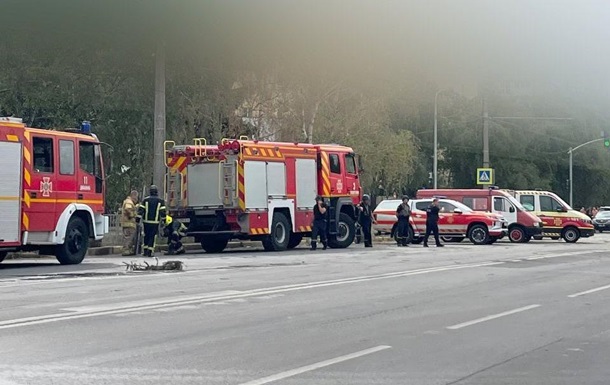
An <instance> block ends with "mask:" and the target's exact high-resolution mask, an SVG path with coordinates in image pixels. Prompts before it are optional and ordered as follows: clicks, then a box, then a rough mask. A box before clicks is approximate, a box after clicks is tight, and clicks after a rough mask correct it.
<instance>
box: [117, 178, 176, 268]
mask: <svg viewBox="0 0 610 385" xmlns="http://www.w3.org/2000/svg"><path fill="white" fill-rule="evenodd" d="M149 193H150V195H149V196H148V197H146V198H144V199H143V200H142V202H138V199H139V194H138V192H137V191H136V190H133V191H131V194H129V196H128V197H127V198H125V200H124V201H123V205H122V207H121V227H122V229H123V255H124V256H132V255H136V254H138V248H139V247H140V246H141V248H142V251H143V253H142V254H143V255H144V256H145V257H152V256H153V255H154V252H155V247H156V244H155V243H156V237H157V234H158V233H159V227H160V225H161V226H162V231H163V233H162V234H163V236H164V237H165V238H167V244H168V250H167V252H166V253H165V255H174V254H184V252H185V249H184V245H183V244H182V237H184V236H185V235H186V230H187V227H186V226H185V225H184V224H183V223H182V222H180V221H179V220H174V219H173V218H172V217H171V216H170V215H168V214H167V212H166V208H165V201H164V200H163V199H161V198H159V189H158V188H157V186H155V185H152V186H150V189H149ZM141 235H143V236H144V237H143V240H142V241H140V236H141Z"/></svg>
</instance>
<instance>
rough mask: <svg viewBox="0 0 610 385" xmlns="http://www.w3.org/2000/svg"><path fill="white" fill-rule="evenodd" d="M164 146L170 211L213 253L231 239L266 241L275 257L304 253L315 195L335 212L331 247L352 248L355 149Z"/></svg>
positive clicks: (237, 143) (228, 143)
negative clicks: (284, 252)
mask: <svg viewBox="0 0 610 385" xmlns="http://www.w3.org/2000/svg"><path fill="white" fill-rule="evenodd" d="M165 145H166V149H165V153H166V161H167V164H166V166H167V170H168V173H167V178H166V185H165V187H166V188H165V190H166V204H167V206H168V209H169V211H170V212H171V213H172V216H174V217H176V218H180V219H181V220H183V221H185V222H188V235H190V236H193V237H194V238H195V240H196V241H197V242H200V243H201V246H202V248H203V249H204V250H205V251H206V252H208V253H215V252H221V251H222V250H224V248H225V247H226V246H227V243H228V242H229V240H230V239H248V240H258V241H262V243H263V246H264V248H265V250H269V251H281V250H286V249H292V248H294V247H297V246H298V245H299V243H300V242H301V240H302V239H303V237H304V236H310V235H311V230H312V229H311V225H312V222H313V206H314V205H315V197H316V195H320V196H322V197H323V198H324V200H325V202H326V203H327V204H328V206H329V210H328V224H329V226H328V227H329V229H328V232H329V246H331V247H335V248H344V247H348V246H349V245H350V244H351V243H352V242H353V240H354V237H355V233H356V230H355V220H356V210H355V204H357V203H358V202H359V200H360V198H361V196H362V190H361V187H360V179H359V171H360V167H359V162H358V157H357V155H355V154H354V152H353V150H352V149H351V148H349V147H344V146H339V145H314V144H303V143H282V142H263V141H253V140H248V139H247V138H245V137H242V138H240V139H238V140H232V139H224V140H223V141H222V142H221V143H220V144H218V145H207V144H206V141H205V139H195V140H194V143H193V144H192V145H176V144H175V143H174V142H166V144H165Z"/></svg>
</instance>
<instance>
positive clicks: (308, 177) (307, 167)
mask: <svg viewBox="0 0 610 385" xmlns="http://www.w3.org/2000/svg"><path fill="white" fill-rule="evenodd" d="M296 172H297V175H296V179H297V207H298V208H312V207H313V206H314V205H315V203H316V202H315V200H316V195H318V177H317V175H318V173H317V168H316V161H315V160H314V159H297V160H296Z"/></svg>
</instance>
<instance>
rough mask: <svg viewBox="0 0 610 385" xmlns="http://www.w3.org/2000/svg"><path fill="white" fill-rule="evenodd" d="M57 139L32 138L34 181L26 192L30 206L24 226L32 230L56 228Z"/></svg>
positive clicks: (45, 230)
mask: <svg viewBox="0 0 610 385" xmlns="http://www.w3.org/2000/svg"><path fill="white" fill-rule="evenodd" d="M54 142H55V140H54V138H53V137H48V136H43V135H39V136H34V137H33V139H32V151H31V153H32V157H33V159H32V177H31V178H32V183H31V184H30V187H29V188H28V189H27V190H26V191H25V192H24V194H28V196H29V200H30V207H29V208H26V207H24V210H26V211H27V213H26V214H27V217H28V221H27V222H28V223H27V225H26V224H25V223H24V227H25V228H27V229H28V230H29V231H30V232H50V231H53V230H55V223H56V218H57V213H56V207H55V206H56V202H57V196H56V193H55V189H56V187H57V180H56V178H55V177H56V174H57V172H56V168H57V167H56V166H57V164H56V161H55V151H56V148H55V144H54Z"/></svg>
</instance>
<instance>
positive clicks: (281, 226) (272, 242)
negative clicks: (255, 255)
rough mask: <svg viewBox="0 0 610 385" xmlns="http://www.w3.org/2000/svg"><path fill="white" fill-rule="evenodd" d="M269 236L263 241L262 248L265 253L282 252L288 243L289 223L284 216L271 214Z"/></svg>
mask: <svg viewBox="0 0 610 385" xmlns="http://www.w3.org/2000/svg"><path fill="white" fill-rule="evenodd" d="M269 230H271V231H270V232H269V236H267V237H266V238H265V240H263V247H264V248H265V250H267V251H284V250H286V249H287V248H288V243H289V242H290V222H288V218H286V215H284V214H282V213H279V212H276V213H273V223H272V224H271V229H269Z"/></svg>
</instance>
